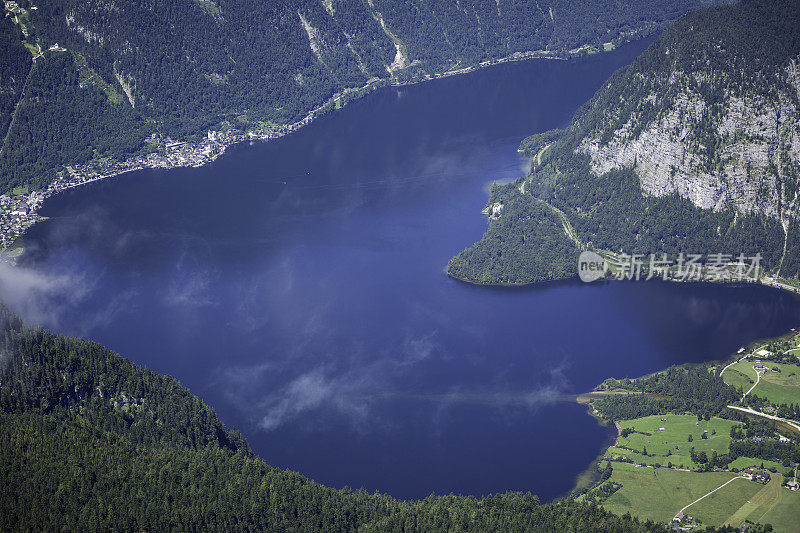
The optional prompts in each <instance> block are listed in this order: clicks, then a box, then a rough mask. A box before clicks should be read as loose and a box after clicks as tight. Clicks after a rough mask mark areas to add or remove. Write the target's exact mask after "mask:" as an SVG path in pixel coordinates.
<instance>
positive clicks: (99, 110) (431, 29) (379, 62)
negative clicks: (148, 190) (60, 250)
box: [0, 0, 718, 192]
mask: <svg viewBox="0 0 800 533" xmlns="http://www.w3.org/2000/svg"><path fill="white" fill-rule="evenodd" d="M711 3H718V2H717V1H715V0H668V1H654V0H636V1H634V2H622V1H619V0H615V1H613V2H600V1H597V0H580V1H577V2H576V1H567V0H538V1H536V0H466V1H465V0H433V1H430V0H424V1H423V0H412V1H401V0H281V1H277V2H258V1H254V0H170V1H169V2H141V1H136V0H111V1H105V0H103V1H98V0H89V1H87V0H57V1H56V0H19V2H17V3H16V6H17V7H15V8H14V9H13V10H12V9H11V8H8V7H7V8H6V14H7V19H6V25H8V24H9V21H10V20H12V19H13V20H15V21H16V22H17V24H16V25H17V27H19V28H24V32H25V35H24V36H23V37H24V39H25V41H26V43H27V44H28V46H29V48H30V49H31V52H32V53H33V54H34V55H35V56H36V57H37V61H38V60H39V59H43V58H46V59H50V58H51V57H50V56H52V55H57V54H59V53H62V54H63V52H59V51H58V50H57V49H54V50H50V48H51V47H55V45H56V44H58V45H59V47H61V48H65V49H66V51H67V52H66V53H68V54H69V55H71V56H73V58H74V61H73V63H74V64H71V63H70V62H69V61H68V60H61V65H60V66H59V68H61V69H62V72H63V76H64V78H65V80H69V79H71V78H75V77H76V76H77V77H79V78H80V79H79V81H78V82H77V83H72V84H71V85H70V86H69V87H68V88H66V89H64V91H62V92H61V93H59V94H57V95H53V97H54V98H53V99H50V100H48V102H47V103H48V104H49V105H50V107H51V108H55V109H56V111H57V112H56V114H55V119H54V120H53V121H51V123H48V124H47V125H46V126H45V125H42V124H39V123H38V122H37V121H36V120H34V119H33V118H32V117H30V116H25V115H22V114H21V116H19V117H17V118H18V120H17V121H15V125H14V128H12V131H11V135H10V136H9V139H8V142H6V143H5V144H6V148H5V149H4V151H3V157H0V190H2V191H3V192H5V191H7V190H9V189H11V188H12V187H14V186H20V185H28V184H30V185H33V186H35V187H38V188H41V187H42V186H43V185H44V184H46V183H47V182H49V181H50V180H51V179H52V177H53V172H52V169H53V168H54V167H60V166H61V165H65V164H69V163H85V162H86V161H88V160H91V159H97V158H101V157H103V156H112V157H115V158H117V157H120V154H129V153H133V152H136V151H137V150H140V149H142V148H145V149H146V148H147V147H146V145H145V138H146V137H148V136H149V135H150V134H151V133H153V132H159V133H161V134H163V135H168V136H171V137H172V138H179V139H186V138H188V137H191V136H193V135H196V134H204V133H205V132H206V130H207V129H208V128H215V129H223V128H224V129H229V128H235V129H240V130H256V131H264V130H268V129H269V128H272V127H276V126H279V125H282V124H289V123H292V122H294V121H296V120H298V119H299V118H302V117H304V116H305V115H306V114H307V113H308V112H309V111H310V110H312V109H315V108H317V107H318V106H320V105H321V104H323V103H324V102H326V101H327V100H328V99H330V98H331V97H333V96H334V95H337V94H341V93H342V92H343V91H346V90H352V89H356V88H361V87H364V86H366V85H368V84H370V83H371V84H372V86H375V85H376V84H380V83H381V82H386V81H388V80H393V81H401V82H402V81H408V80H416V79H421V78H423V77H425V76H430V75H434V74H437V73H443V72H447V71H451V70H458V69H462V68H465V67H469V66H474V65H477V64H478V63H480V62H483V61H490V60H493V59H498V58H504V57H509V56H512V55H514V54H518V53H526V52H532V51H538V53H539V54H540V55H558V54H565V53H568V52H569V51H570V50H572V51H573V52H575V53H581V50H583V51H588V50H590V49H591V50H597V49H602V47H603V44H604V43H618V42H620V41H623V40H626V39H630V38H634V37H636V36H639V35H643V34H647V33H651V32H653V31H657V30H660V29H661V28H663V27H664V26H665V25H666V24H667V23H668V22H670V21H672V20H674V19H675V18H676V17H677V16H679V15H680V14H682V13H684V12H686V11H688V10H691V9H696V8H698V7H701V6H703V5H708V4H711ZM20 10H22V11H20ZM12 11H13V12H12ZM23 12H24V13H23ZM17 32H18V33H20V31H19V30H17ZM6 40H7V41H8V42H5V41H4V42H3V43H0V44H2V45H3V54H4V55H6V53H7V52H6V49H8V50H9V52H8V53H10V51H11V49H12V48H14V47H16V48H19V43H16V44H14V42H12V41H14V39H6ZM583 45H588V47H587V48H585V49H581V47H582V46H583ZM579 49H581V50H579ZM42 54H43V55H42ZM15 64H16V63H15ZM0 66H3V65H0ZM48 68H53V67H52V66H49V67H48ZM4 69H5V67H4ZM16 70H19V69H16ZM16 70H15V69H14V68H10V66H9V70H8V74H7V73H6V71H5V70H3V71H2V72H0V80H5V79H6V78H8V79H10V78H11V76H12V75H13V76H14V79H19V74H17V73H16ZM28 70H29V68H24V69H22V71H23V72H27V71H28ZM0 83H3V84H5V81H2V82H0ZM79 89H80V91H79ZM81 91H83V92H87V93H89V95H88V97H87V96H81V95H79V94H77V93H79V92H81ZM98 91H101V92H102V93H104V94H106V95H108V96H109V98H108V100H106V101H104V100H102V99H101V98H99V97H98V96H99V94H98ZM3 94H6V93H5V92H4V93H3ZM8 94H9V95H11V96H16V98H15V100H16V101H18V100H19V96H20V95H19V94H17V93H16V92H10V93H8ZM87 99H93V100H95V101H96V102H95V106H96V107H95V108H93V109H88V110H87V109H86V100H87ZM12 100H14V98H12ZM75 100H78V101H79V102H78V103H77V104H76V103H75ZM23 102H26V100H23ZM27 102H30V103H31V104H33V103H41V102H40V101H39V100H35V99H32V98H29V99H28V100H27ZM0 105H4V103H3V102H0ZM76 108H80V109H79V110H77V111H76ZM0 112H2V113H6V112H5V111H4V108H0ZM6 115H7V113H6ZM76 115H79V116H76ZM115 115H124V116H125V122H123V124H124V125H123V126H120V125H119V122H118V121H117V120H116V117H115ZM0 118H2V116H0ZM87 120H89V121H90V122H91V123H92V124H89V125H86V124H84V122H86V121H87ZM75 121H77V122H78V124H79V127H78V128H77V130H78V131H79V132H81V133H82V134H80V135H79V134H75V133H74V132H71V131H70V130H71V129H73V128H72V126H73V123H74V122H75ZM53 122H55V124H53ZM139 122H144V123H146V124H147V126H148V127H147V128H143V127H138V126H137V127H133V128H131V127H129V126H130V125H131V124H132V123H139ZM0 125H2V124H0ZM97 132H105V134H106V135H107V136H108V137H109V138H111V139H116V138H118V137H121V138H122V142H121V143H119V144H117V143H114V142H112V143H110V144H112V146H111V147H109V146H107V145H108V144H109V143H108V142H106V143H103V142H101V141H99V138H98V136H97V135H96V133H97ZM56 140H57V141H59V142H60V143H61V146H59V147H58V148H57V149H55V150H54V146H53V142H54V141H56ZM62 149H65V150H66V154H67V155H63V154H61V152H62ZM54 152H58V153H57V154H56V155H53V153H54ZM6 153H8V157H5V154H6Z"/></svg>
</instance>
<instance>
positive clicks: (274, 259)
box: [0, 42, 800, 499]
mask: <svg viewBox="0 0 800 533" xmlns="http://www.w3.org/2000/svg"><path fill="white" fill-rule="evenodd" d="M646 44H647V43H646V42H639V43H634V44H631V45H627V46H625V47H623V48H622V49H620V50H617V51H615V52H613V53H608V54H602V55H600V56H595V57H592V58H588V59H581V60H574V61H530V62H521V63H513V64H507V65H501V66H497V67H493V68H490V69H485V70H481V71H478V72H476V73H473V74H469V75H465V76H457V77H452V78H448V79H444V80H439V81H436V82H430V83H425V84H421V85H416V86H409V87H400V88H385V89H382V90H379V91H377V92H376V93H374V94H372V95H369V96H368V97H366V98H364V99H362V100H359V101H357V102H354V103H352V104H350V105H348V106H347V107H346V108H345V109H343V110H341V111H339V112H335V113H331V114H328V115H327V116H325V117H323V118H321V119H320V120H318V121H317V122H315V123H314V124H312V125H311V126H309V127H307V128H304V129H302V130H300V131H299V132H297V133H295V134H293V135H291V136H289V137H286V138H283V139H281V140H278V141H275V142H271V143H267V144H257V145H254V146H246V145H241V146H236V147H234V148H231V149H230V150H229V151H228V152H227V153H226V155H225V156H223V157H222V158H220V159H219V160H217V161H216V162H215V163H213V164H211V165H208V166H206V167H202V168H198V169H177V170H169V171H160V170H146V171H139V172H135V173H131V174H127V175H124V176H120V177H118V178H114V179H109V180H105V181H101V182H98V183H95V184H91V185H88V186H85V187H82V188H78V189H75V190H71V191H69V192H67V193H64V194H62V195H60V196H57V197H55V198H52V199H50V200H48V201H47V203H46V204H45V206H44V209H43V210H42V214H43V215H45V216H48V217H51V219H50V220H49V221H47V222H44V223H41V224H39V225H37V226H35V227H34V228H33V229H32V230H31V231H30V232H29V233H28V234H27V236H26V239H25V244H26V248H27V253H26V255H25V256H24V257H23V258H22V260H21V261H20V265H19V267H17V268H16V269H13V270H10V269H9V268H8V267H3V268H2V276H0V295H2V296H3V298H4V300H5V301H6V302H7V303H8V304H9V306H10V307H11V308H12V309H13V310H14V311H17V312H19V313H20V314H21V315H22V316H23V317H25V318H26V319H27V320H28V321H30V322H32V323H40V324H42V325H44V326H47V327H49V328H51V329H53V330H55V331H58V332H62V333H67V334H74V335H84V336H87V337H89V338H91V339H94V340H97V341H99V342H101V343H103V344H104V345H107V346H109V347H111V348H113V349H114V350H117V351H118V352H120V353H121V354H122V355H124V356H126V357H128V358H130V359H132V360H133V361H135V362H137V363H140V364H144V365H146V366H148V367H150V368H152V369H153V370H155V371H157V372H162V373H168V374H171V375H173V376H175V377H176V378H177V379H179V380H180V381H181V382H182V383H183V384H184V385H186V386H188V387H189V388H190V389H191V390H192V391H193V392H194V393H196V394H197V395H199V396H200V397H201V398H202V399H203V400H205V401H206V402H208V403H209V404H210V405H211V406H213V407H214V408H215V409H216V411H217V412H218V413H219V414H220V416H221V418H222V420H223V421H224V422H225V423H226V424H227V425H229V426H235V427H237V428H239V429H240V430H242V432H243V433H244V434H245V436H246V437H247V439H248V441H249V442H250V444H251V445H252V447H253V448H254V450H255V451H256V452H257V453H259V454H260V455H261V456H262V457H264V459H266V461H267V462H268V463H270V464H272V465H275V466H279V467H286V468H291V469H293V470H297V471H299V472H301V473H303V474H305V475H308V476H309V477H311V478H312V479H315V480H317V481H319V482H322V483H326V484H330V485H333V486H336V487H341V486H344V485H349V486H351V487H360V486H364V487H365V488H367V489H368V490H370V491H372V490H381V491H387V492H389V493H391V494H393V495H395V496H398V497H403V498H411V497H424V496H426V495H428V494H430V493H431V492H437V493H448V492H456V493H464V494H474V495H478V496H479V495H482V494H486V493H489V492H504V491H507V490H530V491H532V492H535V493H536V494H538V495H539V496H540V497H541V498H542V499H551V498H554V497H556V496H558V495H561V494H564V493H565V492H567V491H569V490H570V489H571V488H572V486H573V483H574V478H575V476H576V475H577V474H579V473H580V472H581V471H582V470H583V469H585V468H586V467H587V466H588V465H589V463H590V461H591V460H592V459H594V458H595V457H596V456H597V454H598V453H600V452H601V450H602V448H603V445H604V444H606V443H607V441H608V439H609V438H611V435H612V433H613V432H612V430H610V429H609V428H604V427H601V426H599V425H598V424H597V422H596V421H595V420H594V419H593V418H591V417H590V416H587V415H586V413H585V408H583V407H581V406H579V405H577V404H573V403H569V402H566V401H563V396H565V395H568V394H575V393H580V392H585V391H587V390H590V389H591V388H592V387H594V386H595V385H597V384H598V383H600V382H601V381H603V380H604V379H605V378H607V377H611V376H614V377H624V376H629V377H635V376H639V375H642V374H645V373H649V372H653V371H656V370H659V369H662V368H664V367H666V366H668V365H670V364H673V363H680V362H687V361H702V360H710V359H716V358H722V357H725V356H727V355H729V354H730V353H732V352H735V351H736V349H737V348H738V347H739V346H741V345H743V344H744V343H746V342H748V341H750V340H753V339H755V338H758V337H763V336H767V335H775V334H779V333H783V332H785V331H787V330H788V329H789V328H791V327H794V326H795V325H797V324H798V322H800V305H798V301H797V299H796V298H795V297H793V296H791V295H789V294H785V293H782V292H779V291H777V290H773V289H769V288H765V287H755V286H712V285H678V284H667V283H622V282H620V283H602V284H593V285H584V284H581V283H580V282H578V281H569V282H560V283H551V284H546V285H542V286H538V287H533V288H520V289H495V288H484V287H474V286H470V285H466V284H463V283H460V282H456V281H454V280H451V279H449V278H447V277H446V276H445V275H444V272H443V270H444V266H445V265H446V263H447V261H448V259H450V257H452V256H453V255H455V254H456V253H457V252H459V251H460V250H461V249H463V248H464V247H466V246H468V245H470V244H471V243H473V242H474V241H476V240H477V239H479V238H480V236H481V234H482V233H483V231H484V229H485V227H486V218H485V217H484V216H483V215H482V214H481V212H480V211H481V209H482V208H483V207H484V205H485V203H486V200H487V192H486V191H487V187H488V186H489V184H490V183H491V182H492V181H493V180H500V179H513V178H516V177H518V176H521V175H523V174H525V173H526V171H527V166H528V162H527V160H526V159H524V158H522V157H520V156H519V154H517V152H516V150H517V147H518V145H519V142H520V140H522V138H523V137H524V136H526V135H528V134H531V133H535V132H539V131H544V130H547V129H550V128H554V127H561V126H565V125H566V124H567V123H568V121H569V119H570V118H571V116H572V114H573V113H574V112H575V110H576V109H577V108H578V107H579V106H580V105H582V104H583V103H584V102H586V101H587V100H588V99H589V98H590V97H591V96H592V94H593V93H594V91H595V90H596V89H597V88H599V87H600V85H601V83H602V82H603V81H605V80H606V79H607V78H608V76H609V75H610V74H611V73H612V72H613V71H614V70H615V69H616V68H618V67H620V66H622V65H624V64H627V63H628V62H630V61H632V60H633V58H634V57H635V56H636V55H637V54H638V53H640V52H641V51H642V50H643V49H644V47H645V46H646ZM700 252H713V250H708V251H706V250H700V251H698V253H700Z"/></svg>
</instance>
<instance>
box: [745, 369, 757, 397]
mask: <svg viewBox="0 0 800 533" xmlns="http://www.w3.org/2000/svg"><path fill="white" fill-rule="evenodd" d="M753 370H755V368H753ZM759 381H761V372H759V371H758V370H756V382H755V383H753V386H752V387H750V389H749V390H748V391H747V392H745V393H744V394H742V401H744V397H745V396H747V395H748V394H750V393H751V392H752V391H753V389H755V388H756V387H757V386H758V382H759Z"/></svg>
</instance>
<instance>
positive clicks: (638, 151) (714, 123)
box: [577, 61, 800, 219]
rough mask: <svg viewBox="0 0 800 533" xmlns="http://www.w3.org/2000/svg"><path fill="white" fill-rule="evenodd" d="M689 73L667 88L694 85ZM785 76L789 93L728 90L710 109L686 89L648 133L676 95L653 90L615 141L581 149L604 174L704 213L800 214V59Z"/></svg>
mask: <svg viewBox="0 0 800 533" xmlns="http://www.w3.org/2000/svg"><path fill="white" fill-rule="evenodd" d="M688 76H689V75H688V74H686V73H683V72H675V73H673V74H672V75H671V76H670V77H669V79H668V80H667V82H666V84H667V85H671V84H682V85H684V86H688V85H689V84H688V83H687V82H688V80H687V78H688ZM784 76H785V79H784V80H783V81H784V84H783V85H784V86H785V87H786V88H787V90H783V91H780V92H778V93H777V94H773V98H769V99H768V98H767V97H765V96H762V95H760V94H745V95H742V96H740V95H734V94H731V93H730V92H726V94H725V97H724V100H723V101H722V102H719V103H716V104H710V103H709V102H708V101H707V99H706V98H704V97H703V96H702V95H701V94H700V93H699V92H698V91H695V90H689V89H686V90H682V91H681V92H680V93H679V94H678V95H677V96H675V97H674V98H672V101H671V102H669V106H668V109H667V110H666V111H665V112H664V113H662V114H660V116H658V117H657V118H656V119H654V120H652V121H651V122H650V123H649V124H647V125H646V127H644V128H642V127H641V121H642V120H643V115H644V110H645V109H646V108H647V107H648V105H649V104H655V105H656V106H658V104H660V103H661V102H660V100H662V99H666V98H670V96H667V91H666V90H662V91H658V90H656V91H653V92H651V93H650V95H648V97H647V98H646V99H645V100H644V101H643V105H642V106H641V107H640V109H641V110H642V112H639V113H633V114H632V115H631V117H630V119H629V120H628V121H627V122H625V124H624V125H623V126H622V127H621V128H619V129H617V130H615V131H614V132H613V134H612V135H611V139H610V140H609V141H607V142H603V140H601V138H600V136H599V135H597V134H595V135H592V136H587V137H585V138H584V139H583V140H582V141H581V143H580V145H579V146H578V148H577V151H579V152H582V153H585V154H588V155H589V156H590V157H591V168H592V171H593V172H595V173H597V174H603V173H605V172H607V171H609V170H611V169H616V168H632V169H634V171H635V172H636V174H637V175H638V176H639V178H640V180H641V184H642V190H643V191H644V192H645V193H647V194H650V195H653V196H665V195H669V194H674V193H677V194H679V195H681V196H683V197H684V198H687V199H689V200H691V201H692V203H694V204H695V205H697V206H698V207H701V208H704V209H716V210H719V209H723V208H725V207H734V208H736V209H737V210H739V211H740V212H743V213H755V214H762V215H766V216H769V217H773V218H779V219H780V218H782V217H783V216H784V215H790V216H796V215H797V187H796V181H797V177H798V175H797V164H798V161H800V115H799V114H798V112H799V111H800V110H799V109H798V107H797V95H798V94H800V77H798V71H797V62H796V61H793V62H792V63H791V65H790V66H789V68H787V69H786V71H785V72H784ZM726 78H728V76H720V77H719V78H718V79H719V80H724V79H726ZM720 83H722V82H721V81H720ZM706 92H707V93H708V92H709V91H708V90H706ZM711 92H712V93H713V91H711ZM637 130H638V131H637ZM606 136H607V134H606Z"/></svg>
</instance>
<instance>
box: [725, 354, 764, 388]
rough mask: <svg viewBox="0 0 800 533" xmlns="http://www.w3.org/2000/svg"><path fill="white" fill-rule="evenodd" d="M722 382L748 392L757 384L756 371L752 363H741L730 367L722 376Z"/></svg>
mask: <svg viewBox="0 0 800 533" xmlns="http://www.w3.org/2000/svg"><path fill="white" fill-rule="evenodd" d="M722 380H723V381H724V382H725V383H727V384H728V385H731V386H733V387H737V388H740V389H742V391H743V392H747V390H748V389H749V388H750V387H751V386H752V385H753V383H755V382H756V371H755V370H753V362H752V361H739V362H738V363H735V364H733V365H731V366H730V367H728V369H727V370H725V372H724V373H723V374H722Z"/></svg>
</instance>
